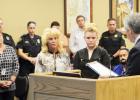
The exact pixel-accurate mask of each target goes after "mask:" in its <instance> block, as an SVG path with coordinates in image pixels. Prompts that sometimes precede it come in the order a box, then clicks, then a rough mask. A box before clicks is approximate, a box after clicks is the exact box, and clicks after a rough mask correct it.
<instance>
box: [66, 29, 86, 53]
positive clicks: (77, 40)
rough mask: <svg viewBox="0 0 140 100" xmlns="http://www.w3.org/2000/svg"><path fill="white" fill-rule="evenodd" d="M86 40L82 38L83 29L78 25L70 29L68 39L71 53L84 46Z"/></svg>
mask: <svg viewBox="0 0 140 100" xmlns="http://www.w3.org/2000/svg"><path fill="white" fill-rule="evenodd" d="M86 46H87V45H86V42H85V40H84V30H83V29H80V28H79V27H77V28H75V29H73V30H72V32H71V35H70V39H69V48H70V50H71V52H72V53H76V52H77V51H78V50H80V49H83V48H85V47H86Z"/></svg>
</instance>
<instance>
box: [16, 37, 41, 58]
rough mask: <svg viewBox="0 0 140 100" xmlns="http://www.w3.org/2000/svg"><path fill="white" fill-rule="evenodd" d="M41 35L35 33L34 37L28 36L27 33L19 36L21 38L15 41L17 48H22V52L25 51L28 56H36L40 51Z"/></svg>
mask: <svg viewBox="0 0 140 100" xmlns="http://www.w3.org/2000/svg"><path fill="white" fill-rule="evenodd" d="M41 44H42V43H41V37H40V36H38V35H35V36H34V38H30V36H29V34H26V35H23V36H21V40H20V41H19V42H18V43H17V49H23V52H24V53H27V54H28V56H30V57H36V56H37V54H38V53H39V52H40V51H41Z"/></svg>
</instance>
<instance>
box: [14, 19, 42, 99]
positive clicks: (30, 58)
mask: <svg viewBox="0 0 140 100" xmlns="http://www.w3.org/2000/svg"><path fill="white" fill-rule="evenodd" d="M35 29H36V22H34V21H29V22H28V23H27V30H28V33H27V34H25V35H22V36H21V40H20V41H19V42H18V43H17V46H16V47H17V53H18V56H19V64H20V69H19V76H28V75H29V74H30V73H33V72H34V69H35V62H36V60H35V58H36V56H37V54H38V53H39V52H40V51H41V44H42V43H41V37H40V36H38V35H35ZM18 85H19V84H17V90H20V89H19V88H18ZM19 87H20V86H19ZM25 87H26V85H25ZM25 87H24V88H25ZM27 91H28V90H27ZM27 91H26V93H27ZM17 93H18V92H17ZM20 100H26V94H25V95H24V96H22V97H20Z"/></svg>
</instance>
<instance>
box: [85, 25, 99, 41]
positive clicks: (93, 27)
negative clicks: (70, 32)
mask: <svg viewBox="0 0 140 100" xmlns="http://www.w3.org/2000/svg"><path fill="white" fill-rule="evenodd" d="M86 32H95V33H96V35H97V38H98V37H99V32H98V29H97V26H96V24H95V23H87V24H86V26H85V34H86Z"/></svg>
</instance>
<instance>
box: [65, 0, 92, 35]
mask: <svg viewBox="0 0 140 100" xmlns="http://www.w3.org/2000/svg"><path fill="white" fill-rule="evenodd" d="M78 15H83V16H84V17H85V18H86V22H92V0H64V29H65V35H66V36H68V37H69V36H70V34H71V33H70V31H71V29H72V27H75V25H77V24H76V17H77V16H78Z"/></svg>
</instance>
